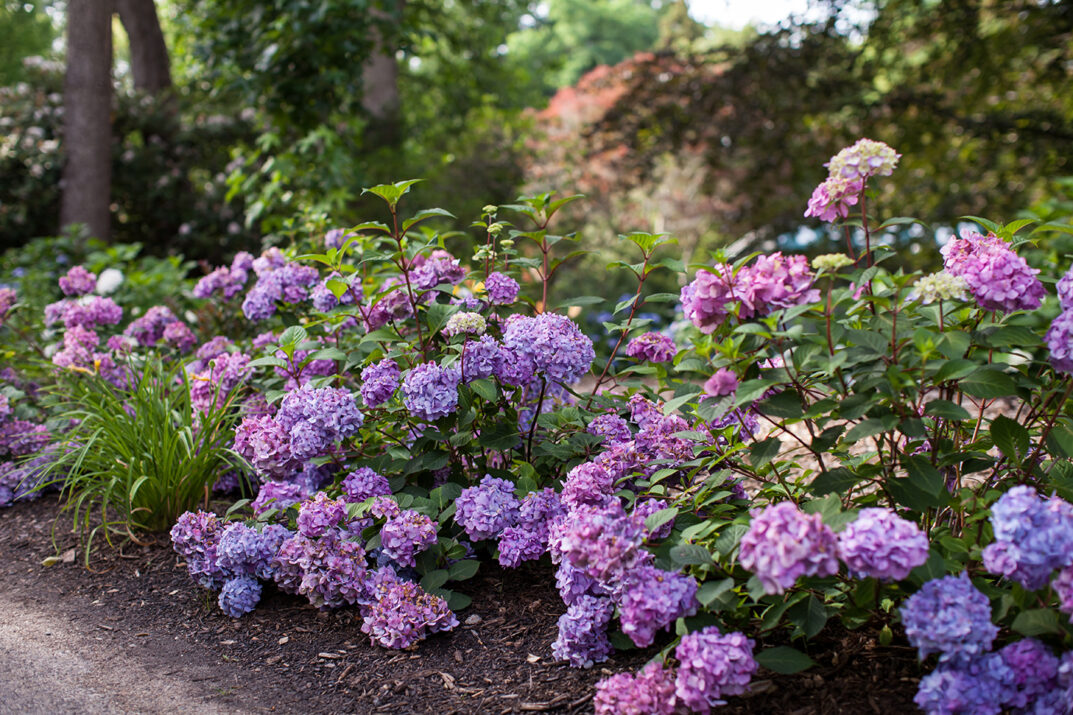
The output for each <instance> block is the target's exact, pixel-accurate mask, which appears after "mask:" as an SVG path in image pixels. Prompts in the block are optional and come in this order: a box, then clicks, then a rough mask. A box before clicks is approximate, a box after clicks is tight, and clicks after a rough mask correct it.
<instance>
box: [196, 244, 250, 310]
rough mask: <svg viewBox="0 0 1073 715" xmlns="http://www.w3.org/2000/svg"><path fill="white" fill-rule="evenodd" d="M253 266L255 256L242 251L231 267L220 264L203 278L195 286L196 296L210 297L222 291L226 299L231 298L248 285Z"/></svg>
mask: <svg viewBox="0 0 1073 715" xmlns="http://www.w3.org/2000/svg"><path fill="white" fill-rule="evenodd" d="M252 268H253V256H251V255H250V254H249V253H246V252H245V251H240V252H239V253H237V254H236V255H235V257H234V259H232V261H231V266H230V267H227V266H220V267H219V268H217V269H215V270H214V271H212V272H211V273H209V274H208V275H207V276H204V277H203V278H201V280H199V281H198V282H197V285H195V286H194V297H195V298H209V297H211V296H212V295H213V294H214V293H220V294H222V295H223V297H224V299H225V300H231V299H232V298H234V297H235V296H236V295H238V294H239V293H240V292H241V291H242V288H243V287H244V286H245V285H246V281H247V280H248V279H249V277H250V270H251V269H252Z"/></svg>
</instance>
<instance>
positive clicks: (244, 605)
mask: <svg viewBox="0 0 1073 715" xmlns="http://www.w3.org/2000/svg"><path fill="white" fill-rule="evenodd" d="M260 600H261V582H260V581H258V580H257V579H255V578H252V577H250V576H237V577H235V578H232V579H229V580H228V581H227V582H226V583H225V584H224V587H223V588H222V589H220V596H219V599H218V603H219V604H220V610H221V611H223V612H224V613H226V614H227V615H229V616H231V617H232V618H241V617H242V616H244V615H246V614H247V613H249V612H250V611H252V610H253V609H254V608H256V607H257V602H258V601H260Z"/></svg>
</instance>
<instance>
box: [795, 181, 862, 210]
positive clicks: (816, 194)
mask: <svg viewBox="0 0 1073 715" xmlns="http://www.w3.org/2000/svg"><path fill="white" fill-rule="evenodd" d="M862 191H864V181H863V180H862V179H855V180H851V181H847V180H844V179H840V178H837V177H834V178H832V177H828V178H827V179H825V180H824V181H823V182H822V183H820V185H819V186H817V187H816V188H815V189H814V190H813V192H812V196H811V197H809V200H808V208H807V209H805V216H806V217H808V216H815V217H816V218H818V219H820V220H821V221H835V220H836V219H839V218H846V217H847V216H849V211H850V207H852V206H856V205H857V202H858V201H860V198H861V192H862Z"/></svg>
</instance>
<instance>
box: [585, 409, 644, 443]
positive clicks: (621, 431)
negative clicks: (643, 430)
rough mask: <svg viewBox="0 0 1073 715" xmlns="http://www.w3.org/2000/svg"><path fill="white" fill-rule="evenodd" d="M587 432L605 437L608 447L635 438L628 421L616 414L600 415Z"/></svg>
mask: <svg viewBox="0 0 1073 715" xmlns="http://www.w3.org/2000/svg"><path fill="white" fill-rule="evenodd" d="M585 431H586V432H588V433H589V434H594V435H596V436H598V437H603V438H604V444H605V445H607V446H608V447H610V446H611V445H613V444H616V443H618V442H625V441H627V440H629V439H630V438H632V437H633V434H632V433H631V432H630V426H629V424H628V423H627V422H626V420H624V419H622V418H621V417H619V416H618V415H615V414H606V415H598V416H597V417H595V418H594V419H593V420H592V422H590V423H589V426H588V427H587V428H586V429H585Z"/></svg>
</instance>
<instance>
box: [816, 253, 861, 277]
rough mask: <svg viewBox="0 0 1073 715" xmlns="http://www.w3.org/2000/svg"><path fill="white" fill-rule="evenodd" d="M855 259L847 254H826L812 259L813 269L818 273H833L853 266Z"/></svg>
mask: <svg viewBox="0 0 1073 715" xmlns="http://www.w3.org/2000/svg"><path fill="white" fill-rule="evenodd" d="M852 265H853V259H852V258H850V257H849V256H847V255H846V254H845V253H825V254H823V255H821V256H816V257H815V258H813V259H812V268H813V269H815V270H817V271H827V272H828V273H833V272H835V271H837V270H838V269H839V268H845V267H846V266H852Z"/></svg>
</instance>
